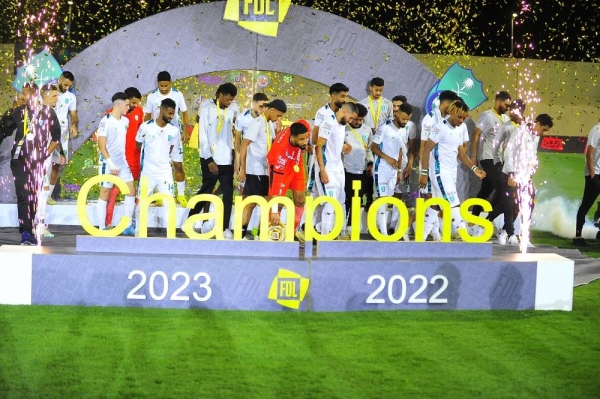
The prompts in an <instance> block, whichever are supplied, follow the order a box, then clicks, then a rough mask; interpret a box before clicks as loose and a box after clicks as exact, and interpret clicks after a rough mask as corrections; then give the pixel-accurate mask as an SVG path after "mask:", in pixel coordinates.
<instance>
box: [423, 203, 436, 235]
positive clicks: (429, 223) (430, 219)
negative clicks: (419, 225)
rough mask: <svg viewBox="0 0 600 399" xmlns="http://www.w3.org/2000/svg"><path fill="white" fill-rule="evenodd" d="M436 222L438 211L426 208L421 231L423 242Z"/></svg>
mask: <svg viewBox="0 0 600 399" xmlns="http://www.w3.org/2000/svg"><path fill="white" fill-rule="evenodd" d="M437 220H438V211H436V210H435V209H433V208H428V209H427V212H425V226H424V227H425V229H424V231H423V240H427V236H428V235H429V233H430V232H431V230H432V229H433V228H434V226H435V224H436V223H437Z"/></svg>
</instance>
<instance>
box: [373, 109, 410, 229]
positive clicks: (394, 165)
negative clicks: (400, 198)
mask: <svg viewBox="0 0 600 399" xmlns="http://www.w3.org/2000/svg"><path fill="white" fill-rule="evenodd" d="M412 111H413V110H412V106H411V105H410V104H409V103H402V104H401V105H400V106H399V107H398V109H397V110H396V111H395V112H394V119H393V120H391V121H388V123H386V124H385V125H383V126H380V127H379V129H378V130H377V134H375V137H374V138H373V144H372V145H371V150H372V151H373V154H374V155H375V187H376V189H377V195H378V197H380V198H381V197H390V196H392V195H394V188H395V187H396V185H397V184H398V183H399V182H401V181H402V180H403V179H405V178H407V177H408V175H409V174H410V168H406V167H405V165H403V164H404V163H405V162H406V161H405V156H404V155H405V154H406V152H407V151H408V131H407V129H406V128H407V126H408V121H409V120H410V116H411V115H412ZM377 227H378V228H379V231H380V232H381V234H383V235H388V227H387V205H383V206H381V207H380V208H379V209H378V210H377ZM397 227H398V226H397V222H396V225H395V226H392V229H393V230H394V231H395V230H396V228H397ZM404 240H405V241H408V234H405V236H404Z"/></svg>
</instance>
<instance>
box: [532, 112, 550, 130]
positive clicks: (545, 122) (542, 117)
mask: <svg viewBox="0 0 600 399" xmlns="http://www.w3.org/2000/svg"><path fill="white" fill-rule="evenodd" d="M535 122H538V123H539V124H540V125H541V126H548V127H552V126H554V122H553V119H552V117H551V116H550V115H548V114H539V115H538V116H536V117H535Z"/></svg>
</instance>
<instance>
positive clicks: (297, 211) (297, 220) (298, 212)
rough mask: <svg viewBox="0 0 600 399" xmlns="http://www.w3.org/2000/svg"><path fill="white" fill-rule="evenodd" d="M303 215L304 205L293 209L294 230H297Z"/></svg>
mask: <svg viewBox="0 0 600 399" xmlns="http://www.w3.org/2000/svg"><path fill="white" fill-rule="evenodd" d="M303 214H304V205H302V206H295V207H294V230H298V226H300V221H301V220H302V215H303Z"/></svg>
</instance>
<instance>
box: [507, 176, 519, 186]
mask: <svg viewBox="0 0 600 399" xmlns="http://www.w3.org/2000/svg"><path fill="white" fill-rule="evenodd" d="M507 184H508V186H509V187H516V186H517V182H516V181H515V179H513V178H512V176H508V183H507Z"/></svg>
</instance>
